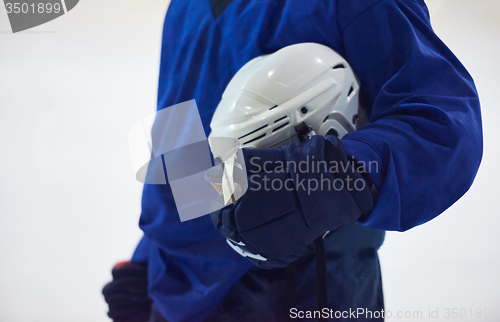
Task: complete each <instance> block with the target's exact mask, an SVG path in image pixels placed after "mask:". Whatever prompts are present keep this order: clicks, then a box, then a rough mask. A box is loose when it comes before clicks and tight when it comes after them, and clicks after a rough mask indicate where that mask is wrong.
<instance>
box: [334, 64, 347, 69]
mask: <svg viewBox="0 0 500 322" xmlns="http://www.w3.org/2000/svg"><path fill="white" fill-rule="evenodd" d="M332 69H345V66H344V64H338V65H335V66H333V67H332Z"/></svg>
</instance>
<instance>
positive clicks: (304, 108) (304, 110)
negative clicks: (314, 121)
mask: <svg viewBox="0 0 500 322" xmlns="http://www.w3.org/2000/svg"><path fill="white" fill-rule="evenodd" d="M307 111H308V110H307V107H305V106H304V107H302V108H301V109H300V113H302V114H307Z"/></svg>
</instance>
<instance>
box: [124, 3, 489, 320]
mask: <svg viewBox="0 0 500 322" xmlns="http://www.w3.org/2000/svg"><path fill="white" fill-rule="evenodd" d="M302 42H314V43H320V44H323V45H326V46H329V47H330V48H332V49H334V50H335V51H337V52H338V53H339V54H340V55H342V56H343V57H344V58H345V59H346V60H347V61H348V62H349V64H350V65H351V67H352V68H353V70H354V72H355V73H356V75H357V77H358V79H359V82H360V84H361V92H360V104H361V106H362V108H363V109H364V111H365V113H366V115H367V117H368V118H369V121H370V123H369V124H366V125H364V126H362V127H361V128H359V129H358V130H357V131H355V132H352V133H349V134H348V135H346V136H345V137H344V138H343V140H342V141H343V143H344V145H345V148H346V151H347V152H348V154H349V155H351V156H353V157H354V158H355V159H356V160H358V161H363V162H365V163H366V164H368V163H369V162H372V164H373V162H376V164H377V165H378V167H377V169H376V171H372V172H371V174H370V175H371V179H372V180H373V182H374V184H375V185H376V187H377V189H378V191H379V198H378V201H377V204H376V206H375V208H374V209H373V211H372V212H371V213H370V214H369V215H368V216H366V217H363V218H360V220H359V223H360V224H361V225H364V226H366V227H370V228H375V229H377V230H397V231H404V230H407V229H410V228H412V227H414V226H417V225H420V224H422V223H425V222H427V221H429V220H431V219H432V218H434V217H436V216H437V215H439V214H440V213H442V212H443V211H444V210H445V209H447V208H448V207H449V206H451V205H452V204H453V203H454V202H455V201H457V200H458V199H459V198H460V197H461V196H462V195H463V194H464V193H465V192H466V191H467V190H468V189H469V187H470V185H471V184H472V181H473V179H474V176H475V174H476V171H477V169H478V167H479V163H480V160H481V156H482V129H481V115H480V108H479V101H478V95H477V92H476V89H475V87H474V83H473V80H472V78H471V76H470V75H469V74H468V72H467V71H466V70H465V68H464V67H463V66H462V64H461V63H460V62H459V60H458V59H457V58H456V57H455V56H454V55H453V53H452V52H451V51H450V50H449V49H448V48H447V47H446V46H445V45H444V44H443V42H442V41H441V40H440V39H439V38H438V37H437V36H436V34H435V33H434V32H433V30H432V27H431V25H430V21H429V13H428V11H427V8H426V6H425V3H424V2H423V1H422V0H356V1H353V0H308V1H303V0H257V1H256V0H254V1H250V0H233V1H230V0H226V1H223V0H219V1H215V0H212V1H211V0H197V1H194V0H172V2H171V4H170V7H169V9H168V12H167V15H166V19H165V24H164V32H163V47H162V57H161V66H160V79H159V91H158V110H160V109H163V108H167V107H169V106H172V105H174V104H177V103H180V102H184V101H188V100H191V99H196V102H197V105H198V108H199V110H200V114H201V118H202V122H203V125H204V128H205V132H206V134H207V136H208V134H209V131H210V129H209V123H210V120H211V117H212V115H213V113H214V110H215V108H216V107H217V105H218V102H219V100H220V99H221V96H222V93H223V91H224V89H225V87H226V85H227V84H228V83H229V81H230V79H231V77H232V76H233V75H234V74H235V73H236V72H237V71H238V69H239V68H240V67H242V66H243V65H244V64H245V63H246V62H248V61H249V60H250V59H252V58H254V57H257V56H260V55H263V54H269V53H273V52H275V51H277V50H279V49H280V48H283V47H285V46H288V45H292V44H295V43H302ZM140 226H141V229H142V230H143V231H144V238H143V240H142V241H141V243H140V245H139V246H138V248H137V250H136V252H135V254H134V257H133V260H134V261H147V262H148V263H149V278H150V294H151V296H152V298H153V300H154V303H155V306H156V308H157V309H158V311H159V312H160V313H161V314H162V315H163V316H164V317H165V318H166V319H167V320H169V321H199V320H203V319H205V318H207V317H209V316H210V315H211V314H213V312H214V311H215V309H216V308H217V306H218V305H219V304H220V303H222V301H223V300H224V298H225V296H226V295H227V294H228V291H229V289H230V288H231V286H232V285H234V284H235V282H236V281H237V280H238V279H240V278H241V276H242V275H244V274H245V273H246V272H247V271H248V270H249V269H250V267H251V264H250V262H249V261H247V260H246V259H245V258H242V257H240V256H239V255H238V254H236V253H235V252H234V251H233V250H232V249H231V248H229V247H228V246H227V244H226V243H225V239H224V237H223V236H222V235H221V234H220V233H219V232H218V231H217V230H216V229H215V228H214V227H213V226H212V222H211V220H210V218H209V216H204V217H201V218H198V219H194V220H191V221H187V222H182V223H181V222H180V220H179V216H178V214H177V211H176V208H175V203H174V199H173V197H172V192H171V190H170V187H169V185H168V184H167V185H147V184H146V185H145V186H144V192H143V199H142V214H141V218H140ZM374 236H376V237H374V243H375V244H376V243H380V234H378V235H377V234H374ZM377 236H378V237H377ZM378 246H380V245H378ZM364 296H370V294H365V295H364Z"/></svg>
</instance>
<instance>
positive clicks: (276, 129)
mask: <svg viewBox="0 0 500 322" xmlns="http://www.w3.org/2000/svg"><path fill="white" fill-rule="evenodd" d="M288 124H290V122H286V123H285V124H283V125H280V126H278V127H277V128H275V129H274V130H273V133H274V132H276V131H278V130H279V129H282V128H284V127H285V126H287V125H288Z"/></svg>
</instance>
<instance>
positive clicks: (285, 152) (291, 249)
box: [211, 135, 374, 268]
mask: <svg viewBox="0 0 500 322" xmlns="http://www.w3.org/2000/svg"><path fill="white" fill-rule="evenodd" d="M243 153H244V157H245V165H246V169H247V174H248V190H247V192H246V193H245V194H244V195H243V197H241V198H240V200H238V202H237V203H236V204H235V205H232V204H231V205H229V206H227V207H225V208H223V209H221V210H218V211H216V212H214V213H212V214H211V217H212V221H213V223H214V225H215V227H216V228H217V229H218V230H219V231H220V232H221V233H222V234H223V235H224V236H225V237H226V238H227V239H228V243H229V244H230V246H231V247H233V249H235V250H236V251H237V252H239V253H240V254H241V255H243V256H247V257H248V258H249V259H250V260H251V261H252V262H253V263H254V264H255V265H257V266H259V267H262V268H274V267H283V266H286V265H288V264H289V263H291V262H293V261H295V260H296V259H298V258H299V257H300V256H301V255H302V254H303V253H304V252H305V250H306V249H307V247H308V245H310V244H311V243H312V242H313V241H314V240H315V239H316V238H318V237H319V236H321V235H323V234H324V233H325V232H327V231H331V230H334V229H336V228H337V227H339V226H341V225H343V224H346V223H349V222H353V221H355V220H356V219H357V218H359V217H360V216H361V215H363V214H367V213H369V212H370V211H371V209H372V208H373V205H374V200H373V197H372V194H371V192H370V187H369V185H368V183H367V182H366V181H365V179H363V177H362V176H361V175H360V174H359V173H358V172H357V171H356V170H357V169H358V167H357V165H355V164H354V163H353V162H352V161H349V160H348V158H347V155H346V152H345V151H344V147H343V144H342V142H341V141H340V140H339V139H338V138H336V137H334V136H327V138H324V137H322V136H318V135H316V136H314V137H312V138H311V140H309V141H308V142H303V143H291V144H289V145H287V146H285V147H284V148H279V149H243Z"/></svg>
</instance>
